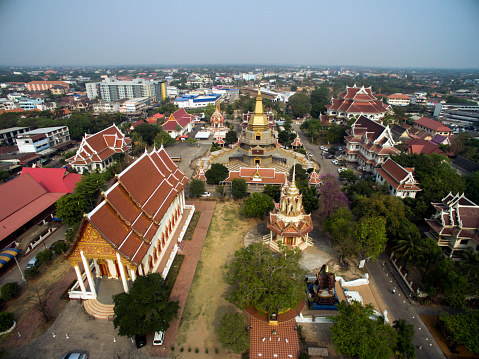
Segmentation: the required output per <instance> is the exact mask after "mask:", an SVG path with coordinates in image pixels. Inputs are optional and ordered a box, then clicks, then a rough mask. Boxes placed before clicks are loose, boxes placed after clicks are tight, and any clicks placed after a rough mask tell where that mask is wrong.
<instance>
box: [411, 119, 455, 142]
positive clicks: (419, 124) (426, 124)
mask: <svg viewBox="0 0 479 359" xmlns="http://www.w3.org/2000/svg"><path fill="white" fill-rule="evenodd" d="M413 126H414V127H415V128H417V129H419V130H423V131H425V132H426V133H427V134H429V135H431V136H432V137H434V136H436V135H442V136H450V135H451V134H452V130H451V129H450V128H449V127H446V126H444V125H443V124H442V123H441V122H439V121H435V120H432V119H430V118H427V117H421V118H420V119H419V120H416V121H414V123H413Z"/></svg>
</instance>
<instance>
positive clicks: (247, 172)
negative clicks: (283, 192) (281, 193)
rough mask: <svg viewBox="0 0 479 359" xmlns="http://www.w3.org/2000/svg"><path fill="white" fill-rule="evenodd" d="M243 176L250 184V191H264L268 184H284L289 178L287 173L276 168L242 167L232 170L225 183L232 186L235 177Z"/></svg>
mask: <svg viewBox="0 0 479 359" xmlns="http://www.w3.org/2000/svg"><path fill="white" fill-rule="evenodd" d="M235 178H242V179H244V180H245V181H246V183H247V184H248V191H249V192H263V190H264V187H265V186H266V185H267V184H272V185H283V184H284V183H285V181H286V179H287V177H286V173H284V172H278V171H276V169H275V168H261V167H259V166H257V167H249V168H248V167H241V168H240V169H239V170H238V171H230V172H229V175H228V178H226V179H225V180H224V182H225V183H227V184H228V185H230V186H231V183H232V181H233V179H235Z"/></svg>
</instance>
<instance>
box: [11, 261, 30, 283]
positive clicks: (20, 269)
mask: <svg viewBox="0 0 479 359" xmlns="http://www.w3.org/2000/svg"><path fill="white" fill-rule="evenodd" d="M13 258H14V259H15V262H16V263H17V266H18V270H19V271H20V274H21V275H22V279H23V281H24V282H25V283H26V282H27V281H26V280H25V275H24V274H23V271H22V268H20V264H18V261H17V257H13Z"/></svg>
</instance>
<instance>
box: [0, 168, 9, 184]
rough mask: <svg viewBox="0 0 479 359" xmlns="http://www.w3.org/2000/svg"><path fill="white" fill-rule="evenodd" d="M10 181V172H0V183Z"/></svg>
mask: <svg viewBox="0 0 479 359" xmlns="http://www.w3.org/2000/svg"><path fill="white" fill-rule="evenodd" d="M9 179H10V172H8V171H7V170H0V181H2V182H4V183H5V182H7V181H8V180H9Z"/></svg>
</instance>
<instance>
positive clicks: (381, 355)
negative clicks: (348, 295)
mask: <svg viewBox="0 0 479 359" xmlns="http://www.w3.org/2000/svg"><path fill="white" fill-rule="evenodd" d="M338 310H339V315H336V316H333V317H331V320H332V321H333V323H334V324H333V326H332V327H331V339H332V341H333V344H334V346H335V347H336V348H337V349H338V350H341V352H343V354H345V355H346V356H348V357H355V356H359V358H361V359H388V358H391V357H392V356H393V349H394V348H395V347H396V342H397V334H396V331H395V330H394V329H393V328H392V327H391V326H390V325H388V324H386V323H384V319H383V318H382V317H379V318H377V319H376V320H374V319H371V317H372V316H374V312H373V307H372V305H370V304H369V305H366V306H362V305H361V304H360V303H358V302H353V303H352V304H347V303H346V302H345V301H343V302H341V303H339V305H338Z"/></svg>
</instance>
